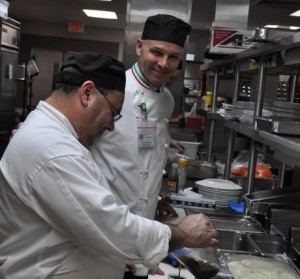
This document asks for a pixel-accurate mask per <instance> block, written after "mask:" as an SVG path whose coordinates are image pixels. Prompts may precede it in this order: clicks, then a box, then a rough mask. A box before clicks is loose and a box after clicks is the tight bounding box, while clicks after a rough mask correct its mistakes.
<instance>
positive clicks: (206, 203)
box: [170, 194, 216, 209]
mask: <svg viewBox="0 0 300 279" xmlns="http://www.w3.org/2000/svg"><path fill="white" fill-rule="evenodd" d="M170 200H171V204H172V206H173V207H184V208H206V209H215V208H216V201H215V200H213V199H207V198H199V197H197V198H192V197H186V196H183V195H180V194H171V197H170Z"/></svg>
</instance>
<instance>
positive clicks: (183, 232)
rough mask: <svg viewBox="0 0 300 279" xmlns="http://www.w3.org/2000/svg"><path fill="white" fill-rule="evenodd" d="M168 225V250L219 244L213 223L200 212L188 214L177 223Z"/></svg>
mask: <svg viewBox="0 0 300 279" xmlns="http://www.w3.org/2000/svg"><path fill="white" fill-rule="evenodd" d="M169 226H170V228H171V232H172V236H171V240H170V243H169V245H170V247H169V250H170V251H172V250H175V249H179V248H183V247H187V248H205V247H213V246H217V245H218V244H219V240H218V232H217V231H216V229H215V226H214V224H213V223H212V222H211V220H210V219H209V218H208V217H207V216H206V215H204V214H202V213H200V214H192V215H188V216H186V217H184V218H183V219H182V220H181V221H180V222H179V224H178V225H175V226H173V225H169Z"/></svg>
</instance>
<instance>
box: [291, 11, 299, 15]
mask: <svg viewBox="0 0 300 279" xmlns="http://www.w3.org/2000/svg"><path fill="white" fill-rule="evenodd" d="M290 16H300V10H298V11H297V12H294V13H292V14H290Z"/></svg>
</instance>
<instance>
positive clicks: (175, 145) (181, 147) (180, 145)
mask: <svg viewBox="0 0 300 279" xmlns="http://www.w3.org/2000/svg"><path fill="white" fill-rule="evenodd" d="M170 147H172V148H176V149H177V150H178V151H179V152H182V151H184V150H185V145H184V144H183V143H182V142H180V141H177V140H174V139H171V140H170Z"/></svg>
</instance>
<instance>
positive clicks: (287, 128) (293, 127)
mask: <svg viewBox="0 0 300 279" xmlns="http://www.w3.org/2000/svg"><path fill="white" fill-rule="evenodd" d="M255 120H256V127H257V128H258V129H259V130H263V131H267V132H272V133H275V134H284V135H295V136H296V135H300V119H297V120H292V119H277V118H264V117H256V118H255Z"/></svg>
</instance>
